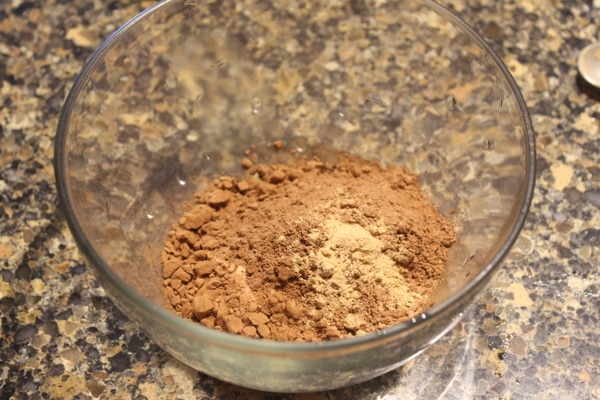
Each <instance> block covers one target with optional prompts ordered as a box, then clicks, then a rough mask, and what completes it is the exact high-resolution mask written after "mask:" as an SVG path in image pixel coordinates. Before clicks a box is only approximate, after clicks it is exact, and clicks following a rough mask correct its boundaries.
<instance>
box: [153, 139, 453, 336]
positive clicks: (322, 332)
mask: <svg viewBox="0 0 600 400" xmlns="http://www.w3.org/2000/svg"><path fill="white" fill-rule="evenodd" d="M274 147H275V148H276V149H279V148H281V147H282V143H280V142H276V143H275V144H274ZM247 155H248V157H246V158H243V159H242V161H241V163H242V166H243V167H244V168H246V169H247V170H248V174H247V176H246V177H244V178H243V179H236V178H234V177H231V176H221V177H220V178H219V179H216V180H214V181H213V182H211V183H210V185H208V187H207V188H206V189H204V190H202V191H201V192H199V193H197V194H196V196H195V199H194V202H193V203H191V204H187V212H185V214H184V215H183V216H182V217H181V218H180V219H179V221H178V222H177V223H176V224H175V225H174V226H173V229H172V230H171V231H170V232H169V233H168V235H167V239H166V242H165V247H164V249H163V252H162V257H161V263H162V266H163V277H164V295H165V298H166V300H167V302H168V304H169V305H170V307H172V309H174V310H175V312H176V313H177V314H178V315H180V316H182V317H184V318H188V319H192V320H194V321H199V322H200V323H202V324H204V325H206V326H208V327H211V328H214V329H217V330H222V331H227V332H231V333H235V334H241V335H245V336H250V337H258V338H264V339H271V340H279V341H323V340H333V339H340V338H345V337H351V336H356V335H361V334H364V333H368V332H374V331H377V330H380V329H383V328H387V327H389V326H391V325H393V324H396V323H399V322H402V321H405V320H408V319H410V318H413V317H415V316H417V315H420V314H421V313H422V312H423V311H424V310H425V309H427V308H428V307H430V306H431V305H432V293H433V292H434V291H435V289H436V288H437V287H438V286H439V285H440V284H441V282H442V280H443V279H444V272H445V271H444V269H445V267H444V262H445V260H446V259H447V257H448V253H449V250H450V247H451V246H452V244H453V243H454V242H455V240H456V235H455V231H454V227H453V225H452V224H451V222H450V221H449V220H448V219H447V218H445V217H443V216H442V215H440V214H439V212H438V211H437V209H436V207H435V206H434V205H433V204H432V203H431V202H430V201H429V200H428V199H427V198H426V197H425V195H424V194H423V193H422V192H421V190H420V188H419V186H418V183H417V181H418V179H417V176H416V175H414V174H412V173H411V172H409V171H408V170H406V169H404V168H399V167H396V166H390V167H382V166H381V165H379V164H377V163H374V162H371V161H367V160H364V159H361V158H358V157H355V156H351V155H348V154H341V155H339V159H338V161H337V162H336V163H335V164H329V163H325V162H322V161H320V160H319V159H316V158H313V159H307V158H303V157H298V158H297V159H296V160H295V161H294V162H291V163H288V164H271V165H261V164H259V165H256V164H255V161H256V160H253V159H252V155H251V154H247Z"/></svg>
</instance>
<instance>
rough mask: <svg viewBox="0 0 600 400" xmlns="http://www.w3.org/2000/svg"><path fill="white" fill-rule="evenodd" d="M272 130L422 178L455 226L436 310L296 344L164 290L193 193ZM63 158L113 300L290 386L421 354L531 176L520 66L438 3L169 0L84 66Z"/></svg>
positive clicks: (234, 369) (510, 235)
mask: <svg viewBox="0 0 600 400" xmlns="http://www.w3.org/2000/svg"><path fill="white" fill-rule="evenodd" d="M274 140H285V142H286V143H288V144H289V145H292V146H295V147H297V148H298V149H299V150H300V151H305V152H306V153H307V154H309V153H310V152H319V151H321V153H323V150H327V151H347V152H350V153H353V154H357V155H360V156H362V157H364V158H367V159H372V160H377V161H379V162H381V163H382V164H386V165H389V164H394V163H397V164H401V165H405V166H408V167H409V168H410V169H412V170H413V171H414V172H417V173H420V174H421V185H422V187H423V189H424V190H425V191H426V193H427V194H428V195H429V196H430V198H431V199H432V201H434V202H435V204H436V205H437V206H438V207H439V209H440V211H441V212H442V213H445V214H447V215H448V216H449V217H450V218H451V219H452V220H453V222H454V223H455V224H456V227H457V231H458V243H457V244H456V245H455V246H454V248H453V250H452V254H451V257H450V260H449V261H448V264H447V268H448V271H449V272H448V276H447V279H446V283H445V287H444V290H442V291H441V292H440V294H439V296H438V300H437V303H436V304H435V306H433V307H432V308H431V309H429V310H427V311H426V312H425V313H423V314H422V316H420V317H419V318H415V319H413V320H411V321H407V322H403V323H399V324H397V325H395V326H391V327H390V328H389V329H386V330H384V331H380V332H377V333H372V334H368V335H365V336H361V337H356V338H351V339H341V340H335V341H329V342H321V343H288V342H275V341H267V340H259V339H252V338H246V337H241V336H236V335H232V334H228V333H223V332H218V331H216V330H211V329H210V328H206V327H204V326H201V325H199V324H196V323H193V322H190V321H187V320H183V319H181V318H180V317H178V316H176V315H175V314H174V313H173V312H171V311H169V310H168V309H167V307H166V306H164V305H163V298H162V293H161V288H162V277H161V266H160V263H159V259H160V257H159V256H160V252H161V250H162V243H163V240H164V237H165V234H166V232H167V230H168V229H169V228H170V226H171V225H172V224H173V223H174V222H175V221H176V220H177V218H178V217H179V216H180V215H181V214H182V212H183V203H184V202H185V201H186V200H189V199H191V198H192V196H193V194H194V192H195V191H196V190H197V188H198V187H197V184H198V182H200V180H201V178H202V177H206V176H217V175H218V174H220V173H228V174H238V173H241V170H240V168H239V166H238V164H239V158H240V156H241V155H242V154H243V151H244V150H245V149H247V148H248V147H255V148H256V147H257V146H258V147H260V146H261V144H267V143H271V142H273V141H274ZM327 151H325V152H324V154H327ZM55 156H56V157H55V163H56V178H57V185H58V192H59V196H60V201H61V203H62V205H63V207H64V209H65V212H66V217H67V219H68V223H69V226H70V228H71V230H72V232H73V235H74V237H75V239H76V241H77V243H78V244H79V246H80V248H81V250H82V253H83V254H84V255H85V257H86V258H87V260H88V262H89V265H91V266H92V267H93V269H94V270H95V272H96V273H97V276H98V279H99V280H100V281H101V283H102V284H103V286H104V288H105V290H106V293H107V294H108V295H110V297H112V299H113V300H114V301H115V303H116V304H117V305H118V307H120V308H121V309H122V310H123V311H124V312H125V314H126V315H128V316H129V317H130V318H131V319H132V320H133V321H135V322H137V323H138V324H139V326H141V327H142V328H143V329H145V330H146V331H147V333H148V334H149V335H150V336H151V337H152V339H153V340H154V341H156V343H158V344H159V345H160V346H162V347H163V348H164V349H166V350H167V351H168V352H170V353H171V354H172V355H174V356H175V357H176V358H178V359H179V360H181V361H183V362H185V363H186V364H188V365H190V366H192V367H194V368H196V369H198V370H200V371H203V372H205V373H207V374H209V375H211V376H214V377H216V378H219V379H222V380H224V381H228V382H232V383H235V384H239V385H242V386H246V387H251V388H256V389H261V390H267V391H275V392H309V391H319V390H326V389H332V388H336V387H341V386H345V385H351V384H354V383H358V382H361V381H365V380H367V379H370V378H373V377H375V376H377V375H380V374H383V373H385V372H386V371H389V370H391V369H394V368H397V367H398V366H400V365H402V364H403V363H405V362H406V361H408V360H409V359H411V358H412V357H414V356H416V355H418V354H419V353H420V352H422V351H423V350H424V349H425V348H427V346H428V345H430V344H431V343H433V342H434V341H435V340H436V339H437V338H439V337H440V336H441V335H443V334H444V333H445V332H447V331H448V330H449V329H450V328H451V327H452V326H453V324H455V323H456V322H457V321H458V319H459V318H460V317H461V315H462V312H463V311H464V310H465V307H467V306H468V305H469V303H471V301H472V300H473V298H474V296H476V295H477V293H478V292H479V291H481V289H482V288H483V287H484V285H485V284H486V283H487V282H488V281H489V279H490V276H491V274H492V272H493V271H494V270H495V269H496V268H497V267H498V265H499V263H500V262H501V260H502V258H503V257H504V256H505V255H506V254H507V252H508V250H509V248H510V246H511V245H512V244H513V243H514V241H515V239H516V238H517V235H518V232H519V230H520V228H521V226H522V224H523V222H524V220H525V216H526V213H527V210H528V207H529V204H530V200H531V196H532V192H533V188H534V140H533V132H532V128H531V122H530V119H529V116H528V112H527V109H526V106H525V104H524V101H523V99H522V96H521V94H520V93H519V90H518V88H517V86H516V85H515V82H514V81H513V79H512V78H511V76H510V74H509V71H508V70H507V69H506V67H505V66H504V65H503V64H502V62H501V61H500V59H499V58H498V56H497V55H496V54H495V53H494V52H493V51H492V50H491V49H490V48H489V46H488V45H487V44H486V43H485V42H484V41H483V40H482V38H481V37H480V36H479V35H477V34H476V33H475V32H474V31H473V29H471V28H470V27H469V26H467V25H466V24H465V23H464V22H463V21H462V20H460V19H459V18H458V17H457V16H455V15H454V14H452V13H451V12H449V11H448V10H447V9H445V8H443V7H441V6H440V5H438V4H436V3H434V2H432V1H429V0H397V1H395V0H388V1H373V2H369V1H351V2H340V1H333V0H322V1H301V0H299V1H294V0H290V1H278V2H266V1H251V0H242V1H232V0H223V1H218V2H201V1H195V0H167V1H164V2H160V3H158V4H156V5H155V6H153V7H151V8H149V9H147V10H145V11H144V12H143V13H141V14H140V15H138V16H136V17H135V18H133V19H132V20H131V21H129V22H128V23H126V24H125V25H124V26H123V27H122V28H120V29H119V30H117V31H116V32H115V33H114V34H113V35H112V36H111V37H109V38H108V40H106V41H105V42H104V44H102V46H101V47H100V48H99V49H98V50H97V51H96V52H95V53H94V55H93V56H92V58H91V59H90V60H89V62H88V63H87V64H86V66H85V68H84V69H83V71H82V72H81V75H80V76H79V77H78V79H77V81H76V82H75V85H74V86H73V88H72V90H71V92H70V94H69V96H68V99H67V101H66V104H65V106H64V110H63V113H62V115H61V118H60V122H59V126H58V133H57V137H56V154H55Z"/></svg>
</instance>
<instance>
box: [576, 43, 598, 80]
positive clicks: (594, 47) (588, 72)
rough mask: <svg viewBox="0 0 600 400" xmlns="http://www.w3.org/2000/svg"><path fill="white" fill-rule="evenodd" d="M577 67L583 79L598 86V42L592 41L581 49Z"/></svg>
mask: <svg viewBox="0 0 600 400" xmlns="http://www.w3.org/2000/svg"><path fill="white" fill-rule="evenodd" d="M577 68H578V69H579V73H580V74H581V76H582V77H583V79H585V80H586V81H587V82H588V83H590V84H591V85H593V86H596V87H597V88H600V43H592V44H590V45H588V46H586V47H585V48H584V49H583V50H581V53H579V57H578V58H577Z"/></svg>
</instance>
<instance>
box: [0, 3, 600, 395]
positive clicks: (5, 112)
mask: <svg viewBox="0 0 600 400" xmlns="http://www.w3.org/2000/svg"><path fill="white" fill-rule="evenodd" d="M444 3H445V4H446V5H448V6H449V7H450V8H451V9H453V10H455V11H456V12H458V13H459V14H460V15H461V16H462V17H463V18H464V19H465V20H466V21H467V22H468V23H470V24H471V25H472V26H474V27H475V28H476V29H477V30H478V31H480V32H482V33H483V34H484V35H485V37H486V38H487V40H488V41H489V43H490V44H491V45H492V47H493V48H494V49H495V50H496V51H497V52H498V53H499V55H500V56H501V57H502V58H503V60H504V61H505V63H506V65H507V66H508V67H509V69H510V70H511V71H512V73H513V75H514V77H515V79H516V81H517V83H518V84H519V86H520V87H521V89H522V91H523V94H524V97H525V99H526V101H527V104H528V106H529V108H530V111H531V115H532V119H533V123H534V128H535V130H536V134H537V138H536V142H537V151H538V156H537V157H538V158H537V166H538V179H537V188H536V190H537V191H536V194H535V197H534V199H533V204H532V208H531V212H530V215H529V218H528V220H527V223H526V225H525V227H524V229H523V231H522V234H521V236H520V238H519V240H518V242H517V243H516V245H515V246H514V248H513V249H512V251H511V253H510V255H509V256H508V258H507V259H506V260H505V262H504V265H503V267H502V268H501V269H500V271H499V272H498V273H497V275H496V276H495V278H494V280H493V282H492V284H491V285H490V286H489V288H488V289H487V290H486V292H485V293H483V294H482V295H481V296H480V297H479V299H478V301H477V303H476V304H475V305H474V306H473V307H472V308H471V310H470V311H469V312H468V313H467V315H465V318H464V320H463V321H462V322H461V323H459V324H458V325H457V326H456V327H455V328H454V329H453V330H452V331H451V332H450V333H449V334H448V335H446V336H445V337H444V338H442V339H441V340H440V342H438V343H437V344H435V345H433V346H432V347H431V348H430V349H428V350H427V351H426V352H425V353H424V354H423V355H422V356H420V357H419V358H417V359H416V360H415V361H412V362H411V363H409V364H408V365H406V366H405V367H402V368H400V369H398V370H396V371H394V372H392V373H389V374H387V375H385V376H383V377H380V378H377V379H375V380H373V381H371V382H368V383H365V384H362V385H358V386H356V387H352V388H348V389H343V390H337V391H333V392H328V393H320V394H313V395H273V394H266V393H261V392H255V391H251V390H246V389H242V388H238V387H235V386H232V385H229V384H225V383H221V382H219V381H217V380H215V379H213V378H210V377H207V376H206V375H203V374H202V373H199V372H196V371H193V370H191V369H190V368H188V367H186V366H184V365H183V364H181V363H180V362H178V361H176V360H175V359H173V358H172V357H171V356H170V355H168V354H167V353H165V352H164V351H162V350H161V349H160V348H158V346H157V345H155V344H154V343H152V342H151V341H150V340H149V339H148V338H147V337H146V336H145V334H144V333H143V332H141V331H140V330H139V329H138V328H136V326H135V325H134V324H133V323H132V322H130V321H129V320H128V319H127V317H125V316H124V315H123V314H122V313H120V312H119V311H118V310H117V309H116V308H115V307H114V306H113V305H112V303H111V301H110V300H108V299H107V298H106V297H105V295H104V292H103V290H102V288H101V287H100V286H99V285H98V283H97V281H96V280H95V278H94V276H93V275H92V273H91V272H90V270H89V269H88V267H86V265H85V264H84V261H83V259H82V257H81V255H80V254H79V252H78V250H77V249H76V246H75V243H74V240H73V237H72V235H71V233H70V232H69V230H68V228H67V225H66V222H65V219H64V217H63V216H62V214H61V212H60V210H59V209H58V208H57V195H56V189H55V186H54V171H53V166H52V157H53V137H54V134H55V128H56V125H57V120H58V116H59V112H60V109H61V106H62V103H63V100H64V98H65V96H66V94H67V91H68V89H69V88H70V87H71V85H72V84H73V81H74V79H75V77H76V75H77V73H78V72H79V71H80V69H81V67H82V66H83V63H84V62H85V60H86V59H87V58H88V57H89V56H90V55H91V53H92V51H93V50H94V48H96V47H97V46H98V45H99V44H100V43H101V41H102V40H103V39H104V38H106V37H107V36H108V35H109V34H110V33H111V32H112V31H113V30H114V29H116V28H117V27H118V26H119V25H121V24H122V23H124V22H125V21H126V20H127V19H129V18H130V17H132V16H134V15H135V14H136V13H137V12H139V11H140V10H142V9H143V8H145V7H147V6H149V5H150V4H152V2H150V1H142V2H140V1H128V0H114V1H104V2H103V1H85V0H73V1H68V2H67V1H63V0H49V1H40V0H12V1H3V2H0V104H1V105H0V260H2V261H1V263H2V264H1V266H0V319H1V326H2V328H1V330H0V399H9V398H15V399H26V398H27V399H49V398H52V399H54V398H56V399H59V398H77V399H93V398H103V399H114V398H135V399H184V398H186V399H187V398H199V399H349V398H353V399H359V398H360V399H376V398H377V399H396V398H398V399H417V398H423V399H433V398H449V399H466V398H477V399H509V398H513V399H520V398H538V399H592V398H599V397H600V362H599V361H598V360H600V344H599V343H600V334H599V332H600V331H599V329H598V327H599V326H600V323H599V322H598V316H599V314H600V273H599V270H598V268H599V267H600V210H599V208H600V183H599V182H600V133H599V130H600V103H599V101H600V92H598V91H595V90H593V89H592V88H590V87H589V86H587V85H585V84H584V83H583V82H582V81H581V80H580V79H579V78H578V76H577V71H576V57H577V54H578V52H579V51H580V50H581V49H582V48H583V47H584V46H585V45H586V44H588V43H591V42H593V41H594V40H595V39H596V38H597V37H598V28H597V24H598V22H599V21H598V10H599V9H600V2H598V1H596V0H594V1H592V0H590V1H586V2H576V1H572V0H571V1H569V0H562V1H561V0H535V1H529V2H508V1H507V2H496V1H493V0H477V1H470V2H467V1H465V0H449V1H445V2H444ZM467 3H468V4H467Z"/></svg>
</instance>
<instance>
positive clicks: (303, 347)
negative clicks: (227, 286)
mask: <svg viewBox="0 0 600 400" xmlns="http://www.w3.org/2000/svg"><path fill="white" fill-rule="evenodd" d="M178 1H184V0H163V1H160V2H158V3H155V4H153V5H152V6H150V7H148V8H146V9H145V10H143V11H141V12H140V13H139V14H137V15H136V16H134V17H132V18H131V19H129V20H128V21H127V22H125V23H124V24H123V25H122V26H121V27H120V28H118V29H117V30H116V31H114V32H113V33H112V34H111V35H110V36H109V37H108V38H107V39H106V40H104V42H103V43H102V44H101V45H100V47H98V48H97V49H96V50H95V51H94V53H93V54H92V56H91V57H90V58H89V60H88V61H87V62H86V63H85V65H84V66H83V69H82V70H81V72H80V73H79V75H78V76H77V78H76V79H75V82H74V84H73V86H72V88H71V90H70V91H69V94H68V96H67V98H66V100H65V103H64V105H63V108H62V111H61V114H60V117H59V121H58V126H57V131H56V136H55V141H54V146H55V148H54V172H55V179H56V187H57V192H58V200H59V204H60V206H61V207H62V209H63V211H64V213H65V217H66V220H67V224H68V226H69V229H70V230H71V232H72V234H73V237H74V239H75V241H76V243H77V244H78V247H79V249H80V250H81V251H82V252H83V254H84V256H85V258H86V259H87V260H89V261H90V264H92V267H93V268H94V269H96V270H97V271H98V272H99V273H100V274H101V278H102V279H104V280H107V281H108V282H109V283H110V284H111V285H113V286H114V287H116V288H117V290H118V291H119V292H120V294H121V296H124V297H125V298H126V300H127V301H129V302H131V303H133V304H135V305H137V306H139V307H141V308H142V312H143V313H145V314H146V315H152V314H154V316H155V317H156V318H159V319H160V320H161V321H164V322H165V324H168V325H169V326H171V327H173V329H174V330H175V329H176V330H177V331H179V332H184V333H185V334H186V336H188V337H191V338H192V339H202V340H203V341H210V342H215V343H218V344H219V345H220V346H222V347H233V348H243V349H245V350H246V351H248V350H251V351H252V352H259V353H268V354H277V353H279V354H284V353H287V354H290V353H294V354H299V353H302V354H304V355H305V356H306V355H309V354H311V353H313V354H314V353H316V352H319V353H322V352H323V351H341V350H344V349H348V348H355V347H362V346H367V347H370V346H373V345H375V344H377V343H379V342H380V341H382V340H384V338H390V337H394V336H396V335H400V334H402V333H403V332H406V331H409V330H413V329H415V328H417V327H418V326H419V325H421V324H425V323H427V322H429V321H430V320H432V319H434V318H435V317H437V316H441V315H443V313H444V311H445V310H446V309H449V308H452V305H453V304H456V303H457V302H459V300H460V299H461V298H464V297H468V296H471V297H473V296H474V295H476V291H477V290H478V289H479V287H480V286H481V285H483V284H485V283H486V281H487V279H488V278H489V277H490V275H491V274H492V272H493V271H494V270H495V269H496V268H497V267H498V266H499V265H500V264H501V261H502V260H503V259H504V258H505V257H506V255H507V254H508V252H509V250H510V248H511V247H512V245H513V244H514V242H515V241H516V240H517V238H518V236H519V233H520V231H521V229H522V227H523V225H524V223H525V221H526V218H527V214H528V212H529V208H530V206H531V202H532V199H533V192H534V188H535V139H534V131H533V127H532V123H531V117H530V114H529V111H528V109H527V106H526V103H525V100H524V98H523V96H522V94H521V91H520V89H519V87H518V85H517V83H516V81H515V79H514V78H513V76H512V75H511V74H510V72H509V70H508V68H507V67H506V65H505V64H504V63H503V61H502V60H501V58H500V57H499V56H498V55H497V53H496V52H495V51H494V50H493V49H492V48H491V47H490V45H489V44H488V43H487V42H486V41H485V40H484V39H483V37H481V36H480V35H479V34H478V33H477V32H476V31H475V30H474V29H473V28H472V27H471V26H470V25H469V24H467V23H466V22H465V21H463V19H462V18H460V17H459V16H458V15H456V14H455V13H453V12H452V11H451V10H449V9H448V8H446V7H445V6H442V5H440V4H438V3H437V2H435V1H433V0H415V1H417V2H418V3H421V4H423V5H425V6H427V7H429V9H431V10H432V11H434V12H436V13H437V14H439V15H440V16H442V17H443V18H445V19H447V20H449V21H451V22H452V23H453V24H454V25H455V26H456V27H457V28H459V29H460V30H462V31H463V32H464V33H466V34H468V35H469V36H470V38H471V39H472V40H473V41H474V42H476V43H477V44H478V45H479V46H480V47H481V49H482V50H483V51H484V52H485V53H486V54H487V55H488V56H489V57H490V58H491V61H492V62H493V64H494V65H495V66H496V67H497V68H498V69H499V70H500V72H501V74H502V76H503V78H504V79H505V80H506V82H507V83H508V84H509V86H510V89H511V91H512V95H513V96H514V97H515V98H516V101H517V105H518V109H519V116H520V117H521V123H522V124H523V126H524V128H525V132H524V135H523V136H524V138H523V143H524V148H525V152H524V153H525V154H524V155H525V161H526V162H525V164H526V165H525V170H526V176H525V179H526V182H525V192H524V195H523V199H522V201H521V204H520V206H519V213H518V216H517V218H516V221H515V224H514V225H513V226H512V228H511V229H510V232H509V234H508V235H507V236H506V239H505V240H504V242H503V243H502V245H501V246H500V247H499V248H498V251H497V252H496V254H495V255H494V256H493V257H492V259H491V260H490V261H489V262H488V263H487V265H486V266H485V267H484V268H483V269H482V270H481V271H480V272H479V273H478V274H477V275H476V276H475V277H473V279H471V280H470V281H469V282H468V283H467V284H466V285H465V286H464V287H463V288H462V289H461V290H460V291H458V292H457V293H454V294H453V295H451V296H449V297H448V298H447V299H446V300H444V301H442V302H441V303H439V304H437V305H435V306H433V307H431V308H430V309H428V310H427V311H426V312H425V313H423V314H422V315H421V316H420V317H419V318H413V319H412V320H409V321H405V322H401V323H398V324H395V325H393V326H390V327H388V328H386V329H385V330H382V331H380V332H373V333H368V334H365V335H361V336H357V337H352V338H343V339H339V340H332V341H321V342H308V343H297V342H285V341H271V340H264V339H257V338H250V337H244V336H241V335H235V334H231V333H227V332H220V331H217V330H215V329H211V328H208V327H205V326H203V325H201V324H199V323H196V322H193V321H188V320H186V319H184V318H181V317H179V316H177V315H176V314H174V313H172V312H170V311H168V310H167V309H166V308H164V307H162V306H160V305H158V304H156V303H154V302H152V301H150V300H149V299H147V298H146V297H145V296H143V295H142V294H141V293H139V292H138V291H137V290H136V289H135V288H132V287H131V286H129V285H128V284H127V283H126V282H125V281H124V280H122V279H121V278H120V277H119V276H118V275H117V274H116V273H115V272H114V271H113V270H112V269H111V268H110V267H109V266H108V265H107V264H106V263H105V262H104V261H103V259H102V258H101V257H100V255H99V254H98V253H97V252H96V251H95V250H94V247H93V246H92V244H91V242H90V241H89V240H88V238H87V237H86V235H85V234H84V230H83V228H82V226H81V225H80V223H79V221H78V219H77V216H76V215H75V212H74V209H73V207H72V202H71V199H70V197H69V190H68V184H67V182H68V176H67V173H66V160H65V145H66V131H67V126H68V124H69V121H70V118H71V113H72V110H73V106H74V104H75V101H76V100H77V98H78V95H79V93H80V92H81V91H82V89H83V88H84V84H85V83H86V81H87V77H88V76H89V75H90V74H91V72H92V71H93V70H94V67H95V66H96V64H97V63H98V62H99V61H100V60H101V59H102V58H103V56H104V54H105V53H106V52H107V51H109V50H110V49H111V48H112V46H114V45H115V44H116V43H117V42H118V40H119V39H120V38H121V37H122V36H124V35H125V34H126V33H128V32H129V31H130V30H131V29H132V28H133V27H134V26H136V24H137V23H138V22H139V21H140V20H143V19H145V18H148V17H149V16H150V15H152V14H153V13H155V12H157V11H158V10H160V9H162V8H165V7H168V6H169V5H171V4H172V3H176V2H178ZM185 1H188V0H185ZM136 323H137V321H136ZM138 325H139V324H138ZM142 328H143V327H142ZM383 332H385V334H382V333H383ZM150 336H152V335H150Z"/></svg>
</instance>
